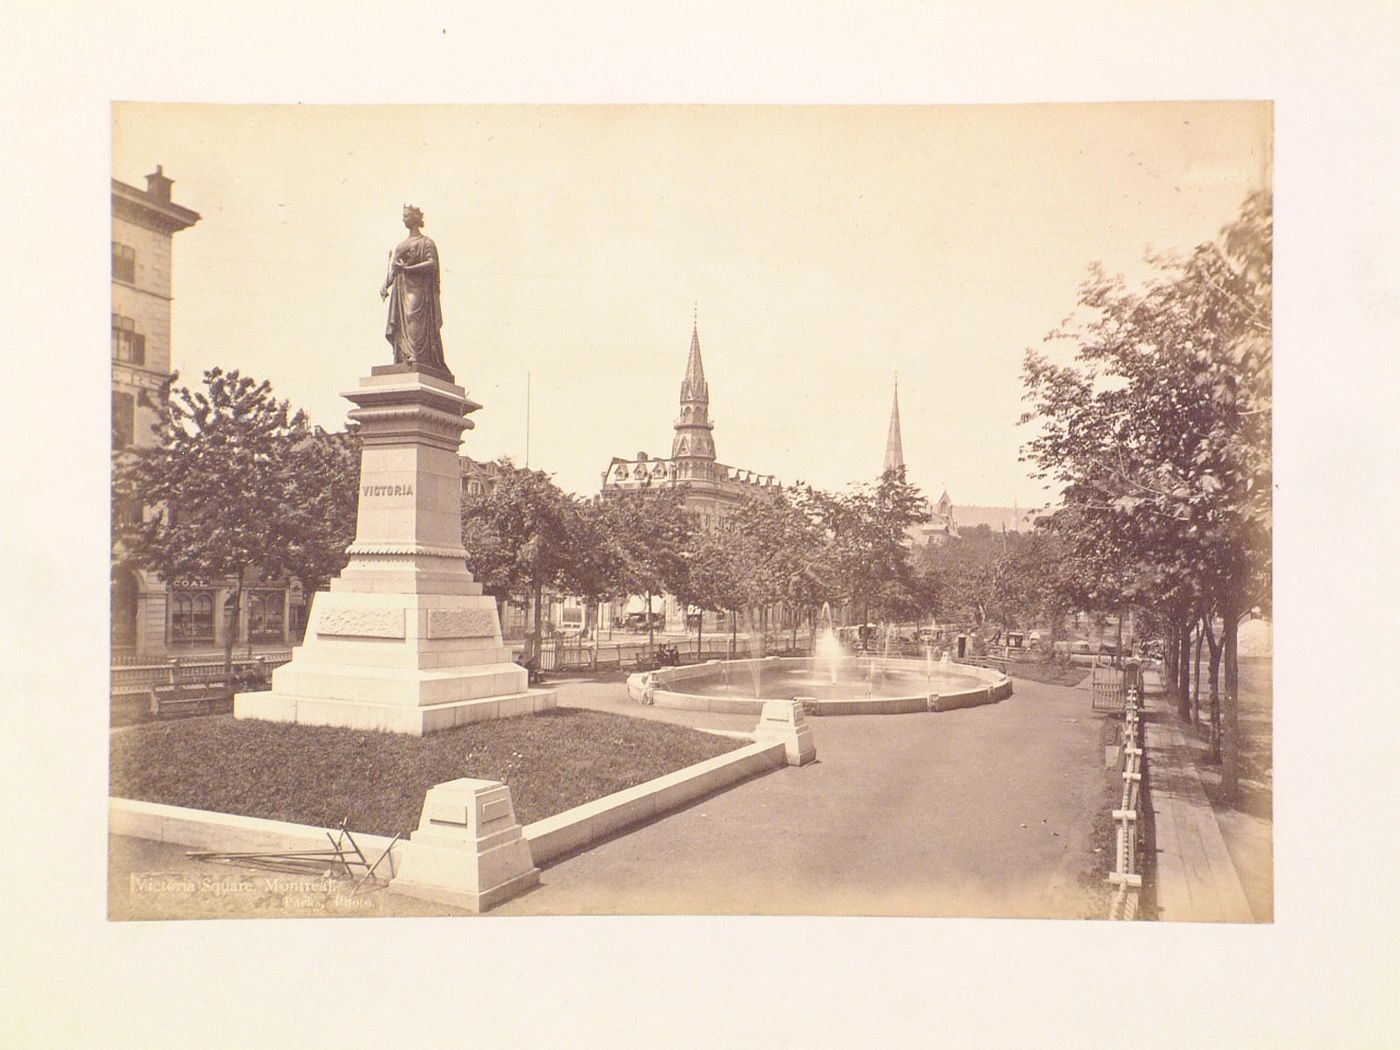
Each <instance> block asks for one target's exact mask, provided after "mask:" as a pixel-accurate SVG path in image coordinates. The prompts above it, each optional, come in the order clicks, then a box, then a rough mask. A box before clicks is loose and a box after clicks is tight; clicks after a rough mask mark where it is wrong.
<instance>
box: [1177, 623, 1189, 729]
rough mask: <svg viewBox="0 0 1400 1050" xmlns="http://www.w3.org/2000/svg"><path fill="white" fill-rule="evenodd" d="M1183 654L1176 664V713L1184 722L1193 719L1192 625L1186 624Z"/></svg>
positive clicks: (1183, 629) (1183, 635) (1182, 642)
mask: <svg viewBox="0 0 1400 1050" xmlns="http://www.w3.org/2000/svg"><path fill="white" fill-rule="evenodd" d="M1180 645H1181V652H1180V654H1179V655H1178V657H1177V663H1176V674H1177V681H1176V713H1177V715H1179V716H1180V718H1181V720H1182V721H1183V722H1185V721H1189V720H1190V718H1191V625H1190V624H1184V626H1183V627H1182V629H1181V635H1180Z"/></svg>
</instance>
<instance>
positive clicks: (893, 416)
mask: <svg viewBox="0 0 1400 1050" xmlns="http://www.w3.org/2000/svg"><path fill="white" fill-rule="evenodd" d="M903 466H904V441H903V439H902V438H901V437H900V434H899V376H895V377H894V405H893V407H891V408H890V435H889V437H888V438H886V440H885V466H884V469H883V470H882V471H881V473H887V472H889V471H891V470H899V469H901V468H902V467H903Z"/></svg>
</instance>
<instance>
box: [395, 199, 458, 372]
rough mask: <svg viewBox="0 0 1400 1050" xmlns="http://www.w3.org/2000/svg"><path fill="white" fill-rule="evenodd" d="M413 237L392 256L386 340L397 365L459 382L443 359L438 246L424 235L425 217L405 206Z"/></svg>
mask: <svg viewBox="0 0 1400 1050" xmlns="http://www.w3.org/2000/svg"><path fill="white" fill-rule="evenodd" d="M403 224H404V225H405V226H406V227H408V237H407V239H405V240H404V241H403V242H402V243H401V244H400V245H399V246H398V247H397V248H395V249H394V251H393V254H392V255H390V257H389V273H388V275H387V276H386V277H385V278H384V286H383V287H382V288H380V289H379V297H380V298H381V299H388V300H389V322H388V325H387V327H386V328H385V329H384V338H385V339H387V340H389V345H390V346H392V347H393V348H394V364H396V365H407V366H408V367H409V368H410V369H412V370H413V371H415V372H428V373H430V374H435V375H439V376H441V377H443V378H446V379H447V380H449V381H455V380H453V378H452V373H451V372H450V371H448V368H447V363H446V361H445V360H444V359H443V355H442V278H441V273H440V270H439V265H438V253H437V245H436V244H434V243H433V242H432V240H431V239H430V238H428V237H424V236H423V212H422V211H421V210H420V209H418V208H415V207H414V206H413V205H412V204H406V205H404V209H403Z"/></svg>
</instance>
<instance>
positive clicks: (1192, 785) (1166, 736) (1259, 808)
mask: <svg viewBox="0 0 1400 1050" xmlns="http://www.w3.org/2000/svg"><path fill="white" fill-rule="evenodd" d="M1145 684H1146V692H1147V698H1146V699H1147V708H1148V711H1149V717H1150V718H1151V721H1150V722H1149V752H1148V777H1149V783H1150V784H1151V788H1150V790H1151V792H1152V802H1153V808H1154V811H1156V810H1159V809H1161V810H1162V811H1163V814H1159V823H1158V841H1157V848H1158V850H1159V854H1158V858H1157V860H1158V881H1159V883H1160V882H1162V881H1165V880H1169V879H1180V878H1182V877H1184V874H1185V872H1184V870H1183V869H1182V867H1181V866H1180V865H1181V861H1182V858H1181V856H1180V855H1178V856H1175V857H1167V858H1166V859H1165V861H1164V856H1163V854H1162V853H1161V852H1160V851H1162V850H1163V849H1166V848H1170V849H1173V850H1176V851H1177V853H1178V854H1181V853H1186V854H1188V855H1189V858H1190V859H1189V863H1190V864H1199V863H1200V862H1201V861H1205V863H1206V864H1207V867H1206V868H1205V869H1203V870H1201V869H1197V870H1195V874H1194V877H1195V878H1197V879H1199V880H1203V881H1204V882H1213V881H1217V880H1214V879H1213V878H1212V869H1211V867H1210V865H1211V864H1213V865H1214V870H1215V871H1216V872H1218V873H1219V876H1220V878H1219V879H1218V881H1219V882H1220V883H1221V886H1220V888H1218V890H1217V891H1215V892H1216V894H1217V895H1216V897H1215V904H1214V905H1211V904H1208V903H1207V904H1202V905H1201V908H1202V909H1203V910H1202V914H1206V913H1212V912H1213V913H1214V914H1215V915H1216V916H1217V917H1218V918H1221V919H1223V920H1224V921H1234V922H1250V921H1253V922H1272V921H1273V916H1274V906H1273V819H1272V782H1271V780H1270V782H1269V783H1268V784H1267V785H1264V784H1260V783H1251V784H1249V785H1247V787H1246V790H1243V791H1242V792H1241V798H1242V802H1243V805H1242V807H1241V808H1239V809H1235V808H1230V807H1227V806H1224V805H1223V804H1222V803H1221V802H1220V795H1219V786H1220V775H1221V769H1220V766H1218V765H1211V764H1209V763H1208V762H1207V761H1206V759H1207V752H1208V745H1207V741H1206V740H1205V739H1203V738H1202V737H1201V736H1200V734H1199V731H1198V730H1197V729H1196V728H1195V727H1193V726H1191V725H1189V724H1188V723H1185V722H1182V721H1181V719H1180V718H1179V717H1178V716H1177V714H1176V710H1175V705H1174V704H1172V703H1169V702H1168V701H1167V700H1166V698H1165V697H1164V696H1163V682H1162V680H1161V677H1160V675H1159V674H1158V673H1157V672H1148V676H1147V681H1146V683H1145ZM1244 684H1245V679H1244V675H1243V674H1242V685H1244ZM1241 692H1242V694H1244V697H1245V699H1244V703H1243V705H1242V711H1241V722H1242V724H1243V723H1246V722H1247V721H1249V719H1246V717H1245V710H1244V709H1245V708H1246V707H1247V708H1250V709H1251V712H1252V713H1251V718H1252V719H1253V720H1255V721H1258V720H1260V719H1259V707H1260V700H1261V697H1260V695H1259V694H1258V693H1255V694H1254V695H1253V696H1252V697H1251V695H1250V694H1249V693H1246V692H1245V690H1244V689H1243V688H1242V690H1241ZM1270 699H1271V698H1270V697H1263V698H1262V701H1263V705H1264V709H1265V712H1266V713H1265V715H1264V717H1265V718H1267V716H1268V713H1271V712H1269V707H1270V706H1271V705H1269V703H1268V701H1269V700H1270ZM1154 734H1155V739H1154ZM1154 744H1155V747H1154V746H1153V745H1154ZM1266 747H1267V744H1266ZM1163 815H1164V816H1163ZM1197 829H1199V831H1197ZM1198 835H1199V837H1198ZM1182 836H1185V838H1184V839H1183V838H1182ZM1212 837H1218V839H1219V840H1220V841H1221V843H1222V844H1223V847H1224V854H1223V856H1221V855H1217V854H1216V851H1215V850H1214V849H1213V848H1211V847H1210V846H1209V845H1203V840H1204V842H1205V843H1207V844H1208V843H1210V842H1211V841H1212ZM1183 842H1189V843H1191V846H1190V848H1189V849H1188V848H1186V847H1185V846H1184V845H1183ZM1222 860H1223V861H1225V862H1227V863H1228V866H1229V867H1230V869H1231V870H1230V871H1228V872H1223V871H1220V868H1221V861H1222ZM1162 889H1163V887H1162V886H1161V885H1159V886H1158V896H1159V900H1158V904H1159V907H1161V906H1163V903H1164V902H1163V901H1162V900H1161V899H1160V897H1161V892H1162ZM1200 892H1205V889H1204V888H1202V890H1201V891H1200ZM1237 892H1242V899H1237V898H1236V893H1237ZM1176 893H1177V897H1176V901H1175V903H1174V905H1172V907H1174V908H1175V909H1176V910H1178V911H1182V910H1183V909H1184V910H1185V911H1188V912H1189V911H1191V910H1192V908H1191V907H1189V906H1187V905H1185V904H1184V903H1183V897H1182V894H1183V893H1185V894H1187V895H1189V894H1190V887H1188V886H1178V887H1177V889H1176ZM1168 895H1169V896H1170V891H1169V894H1168ZM1172 907H1167V908H1163V910H1164V911H1166V912H1167V914H1164V915H1163V918H1168V919H1170V918H1173V917H1185V916H1181V915H1178V916H1173V915H1171V914H1170V911H1171V910H1172Z"/></svg>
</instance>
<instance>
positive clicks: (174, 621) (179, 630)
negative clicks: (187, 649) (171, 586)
mask: <svg viewBox="0 0 1400 1050" xmlns="http://www.w3.org/2000/svg"><path fill="white" fill-rule="evenodd" d="M170 638H171V640H172V641H176V642H212V641H213V640H214V596H213V595H212V594H211V593H210V592H209V591H175V592H173V593H172V594H171V595H170Z"/></svg>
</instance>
